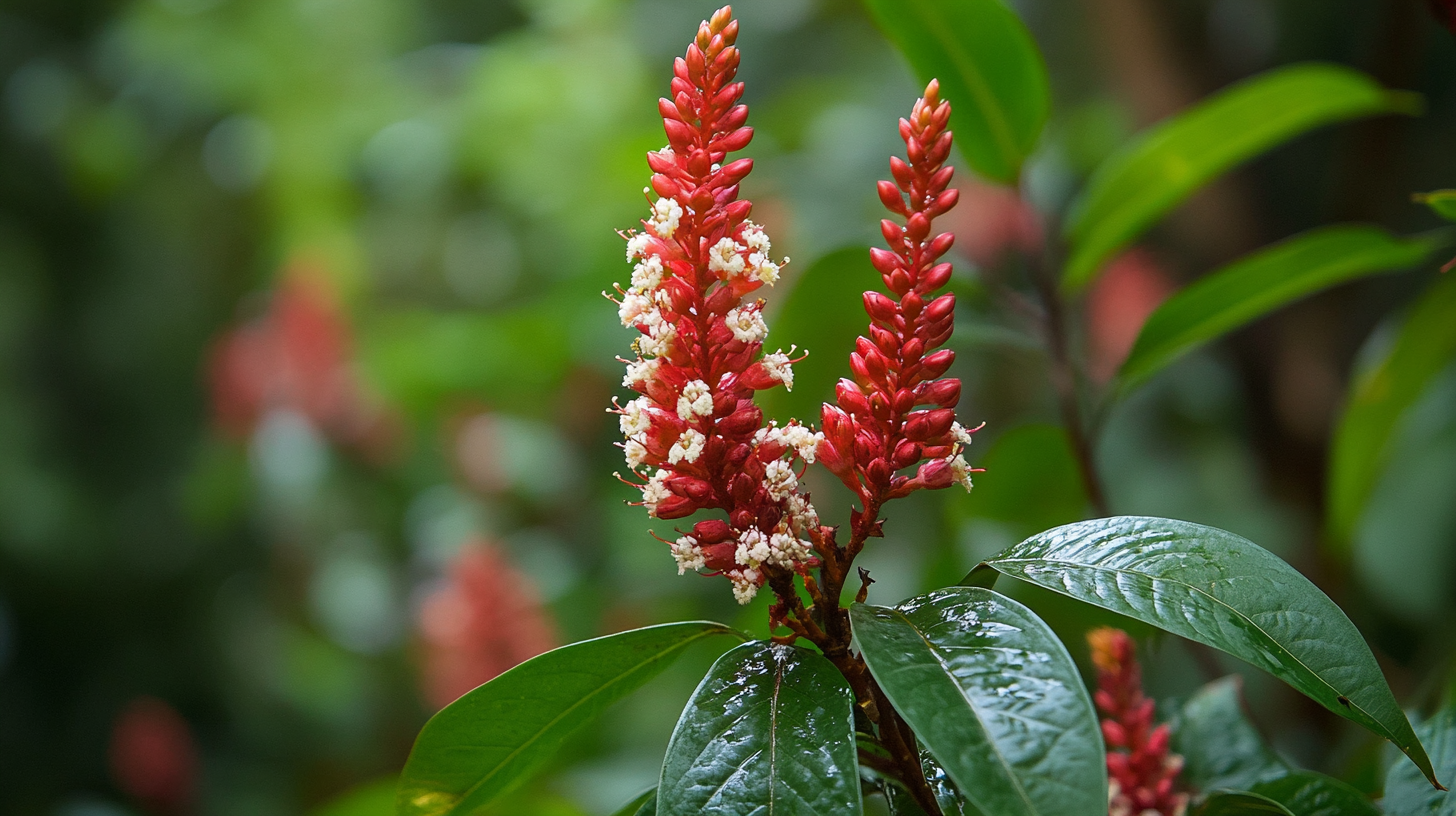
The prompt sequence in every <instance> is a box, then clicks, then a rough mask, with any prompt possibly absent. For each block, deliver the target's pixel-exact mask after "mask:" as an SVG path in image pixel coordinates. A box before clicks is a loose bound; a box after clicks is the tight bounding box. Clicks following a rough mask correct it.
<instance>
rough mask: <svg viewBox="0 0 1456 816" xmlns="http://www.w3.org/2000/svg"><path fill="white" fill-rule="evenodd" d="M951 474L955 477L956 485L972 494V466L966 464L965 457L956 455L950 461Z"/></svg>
mask: <svg viewBox="0 0 1456 816" xmlns="http://www.w3.org/2000/svg"><path fill="white" fill-rule="evenodd" d="M950 472H951V473H952V474H954V475H955V481H956V484H959V485H960V486H961V487H964V488H965V489H966V492H967V493H969V492H971V466H970V465H969V464H967V463H966V460H965V457H963V456H961V455H960V454H956V455H955V456H954V457H953V458H952V459H951V460H950Z"/></svg>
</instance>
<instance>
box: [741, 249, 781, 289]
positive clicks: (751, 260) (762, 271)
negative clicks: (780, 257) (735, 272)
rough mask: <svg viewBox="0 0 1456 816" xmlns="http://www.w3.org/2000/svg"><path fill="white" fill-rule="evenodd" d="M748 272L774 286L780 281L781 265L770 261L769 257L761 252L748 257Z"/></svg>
mask: <svg viewBox="0 0 1456 816" xmlns="http://www.w3.org/2000/svg"><path fill="white" fill-rule="evenodd" d="M748 270H749V272H751V273H752V274H753V276H754V277H756V278H758V279H759V280H761V281H763V282H764V283H766V284H768V285H769V286H773V285H774V284H775V283H778V280H779V265H778V264H776V263H774V262H773V261H770V260H769V259H768V256H766V255H764V254H763V253H761V252H755V253H753V254H752V255H749V256H748Z"/></svg>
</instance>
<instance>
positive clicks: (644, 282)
mask: <svg viewBox="0 0 1456 816" xmlns="http://www.w3.org/2000/svg"><path fill="white" fill-rule="evenodd" d="M662 271H663V270H662V259H661V258H659V257H657V256H656V255H648V256H647V257H646V258H643V259H642V261H641V262H640V263H638V264H637V265H636V266H635V267H633V268H632V288H633V289H635V290H637V291H639V292H649V291H651V290H653V289H656V288H657V287H659V286H661V285H662Z"/></svg>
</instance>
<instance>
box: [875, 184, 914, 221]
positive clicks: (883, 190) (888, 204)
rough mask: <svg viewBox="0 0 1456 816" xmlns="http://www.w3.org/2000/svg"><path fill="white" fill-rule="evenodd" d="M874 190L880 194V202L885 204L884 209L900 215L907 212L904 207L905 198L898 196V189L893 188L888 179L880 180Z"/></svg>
mask: <svg viewBox="0 0 1456 816" xmlns="http://www.w3.org/2000/svg"><path fill="white" fill-rule="evenodd" d="M875 190H876V192H878V193H879V194H880V203H882V204H884V205H885V209H887V210H889V211H890V212H892V213H898V214H900V215H905V213H906V212H908V211H907V210H906V209H905V199H903V198H901V197H900V191H899V190H898V189H896V188H895V185H894V184H892V183H891V182H888V181H881V182H879V184H878V185H877V186H876V188H875Z"/></svg>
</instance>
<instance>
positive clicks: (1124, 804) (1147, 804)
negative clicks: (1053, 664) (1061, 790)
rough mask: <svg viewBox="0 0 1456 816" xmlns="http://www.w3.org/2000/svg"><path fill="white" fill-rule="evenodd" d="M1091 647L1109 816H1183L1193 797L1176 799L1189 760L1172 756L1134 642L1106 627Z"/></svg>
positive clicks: (1093, 638)
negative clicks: (1146, 689) (1156, 721)
mask: <svg viewBox="0 0 1456 816" xmlns="http://www.w3.org/2000/svg"><path fill="white" fill-rule="evenodd" d="M1087 642H1088V644H1090V645H1091V646H1092V662H1093V664H1094V665H1096V666H1097V686H1098V688H1097V692H1096V693H1095V694H1093V695H1092V699H1093V701H1095V702H1096V703H1097V707H1098V708H1099V709H1101V710H1102V713H1103V715H1104V719H1103V720H1102V736H1103V738H1104V739H1105V740H1106V741H1107V773H1108V776H1110V777H1111V779H1110V784H1111V791H1110V796H1109V799H1108V814H1109V816H1149V814H1158V815H1159V816H1182V814H1183V813H1184V812H1185V811H1186V810H1187V809H1188V795H1187V794H1186V793H1175V792H1174V787H1175V786H1176V783H1177V780H1178V772H1179V771H1180V770H1182V769H1183V758H1182V757H1180V756H1178V755H1177V754H1174V753H1170V752H1169V751H1168V738H1169V736H1170V734H1169V729H1168V726H1167V724H1163V725H1158V726H1154V724H1153V701H1152V700H1149V699H1148V698H1147V697H1145V696H1143V686H1142V670H1141V669H1140V668H1139V667H1138V663H1137V656H1136V654H1135V649H1134V646H1133V642H1132V638H1130V637H1128V634H1127V633H1126V632H1124V631H1122V630H1121V629H1113V628H1111V627H1102V628H1100V629H1094V630H1092V631H1091V632H1088V633H1087Z"/></svg>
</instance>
